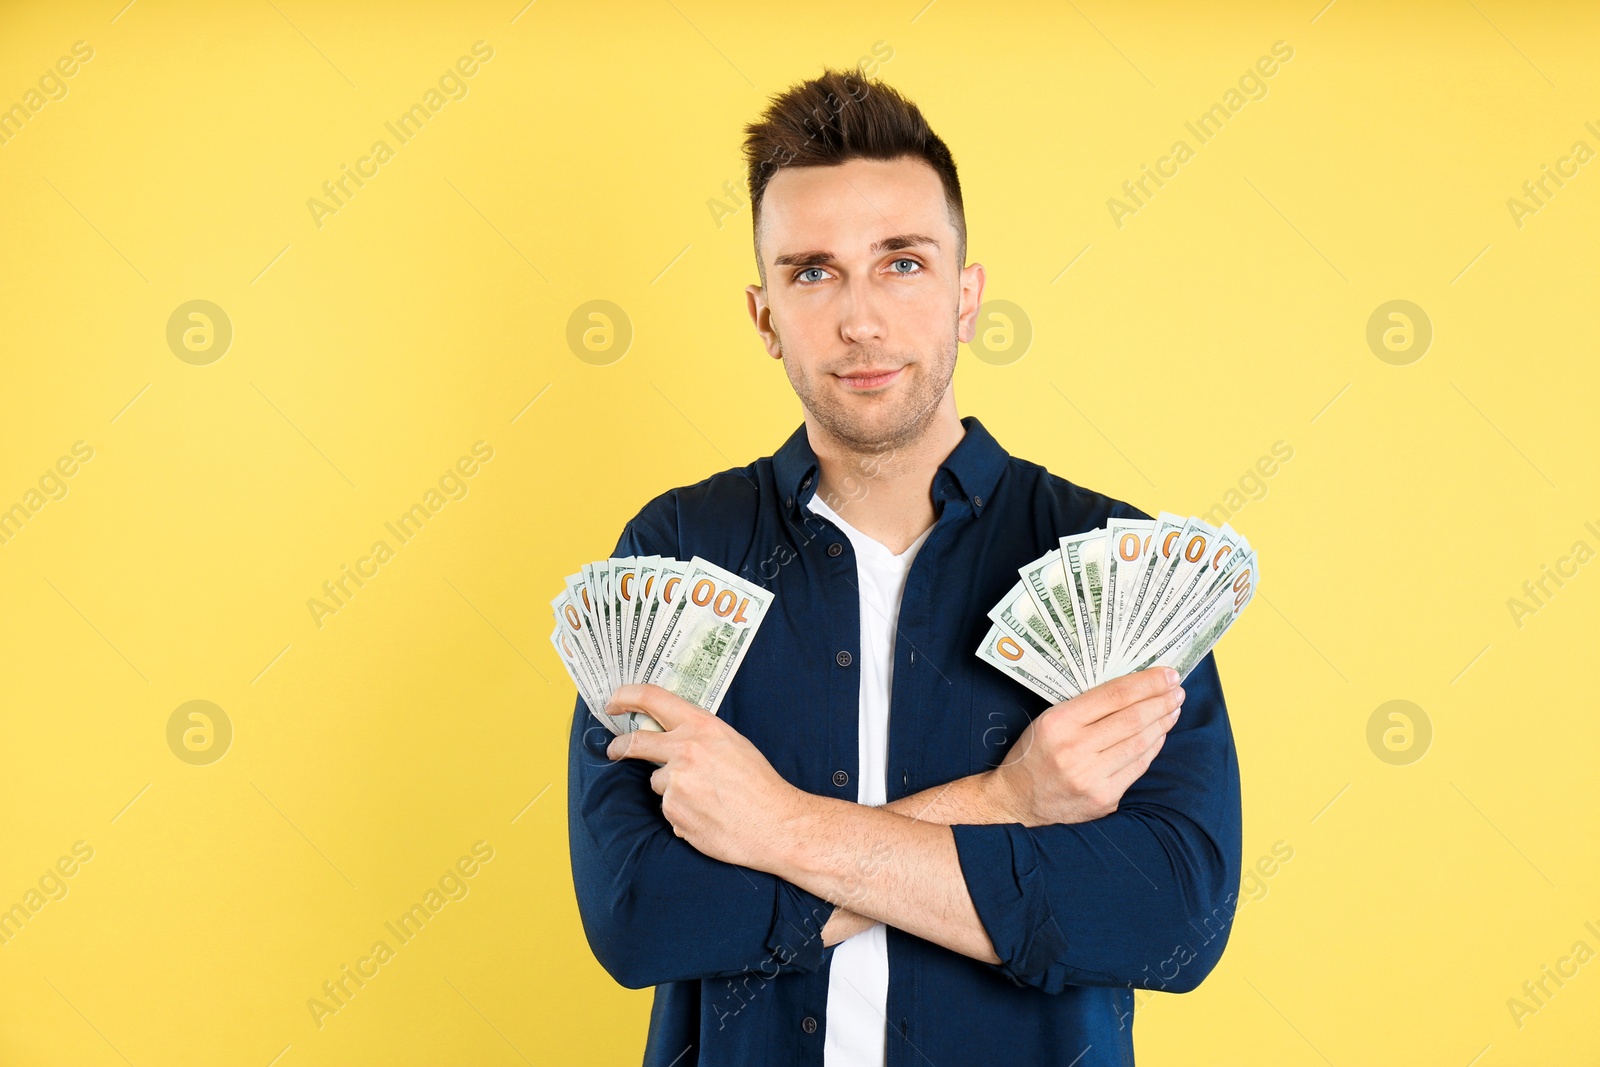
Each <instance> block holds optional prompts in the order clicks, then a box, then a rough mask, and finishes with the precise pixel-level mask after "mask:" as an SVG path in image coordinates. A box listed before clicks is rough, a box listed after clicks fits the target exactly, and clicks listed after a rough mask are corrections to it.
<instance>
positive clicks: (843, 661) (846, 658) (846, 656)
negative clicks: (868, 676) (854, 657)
mask: <svg viewBox="0 0 1600 1067" xmlns="http://www.w3.org/2000/svg"><path fill="white" fill-rule="evenodd" d="M833 661H834V662H835V663H837V664H838V665H839V666H841V667H848V666H850V653H848V652H840V653H839V654H838V655H837V656H835V657H833Z"/></svg>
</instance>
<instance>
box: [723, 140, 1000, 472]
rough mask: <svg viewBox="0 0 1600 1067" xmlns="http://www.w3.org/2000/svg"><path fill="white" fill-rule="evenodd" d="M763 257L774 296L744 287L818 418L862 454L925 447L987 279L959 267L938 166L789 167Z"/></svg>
mask: <svg viewBox="0 0 1600 1067" xmlns="http://www.w3.org/2000/svg"><path fill="white" fill-rule="evenodd" d="M760 255H761V258H762V263H763V264H764V266H765V269H766V286H765V287H764V288H763V287H762V286H756V285H752V286H749V287H748V288H747V289H746V292H747V293H748V294H749V297H748V302H749V308H750V316H751V318H752V319H753V320H754V321H755V324H756V329H757V330H758V331H760V333H761V335H762V339H763V341H765V343H766V346H767V351H768V353H769V354H771V355H773V356H775V357H781V358H782V359H783V365H784V371H785V372H786V373H787V374H788V376H789V382H790V384H791V385H793V386H794V391H795V393H796V394H798V395H799V397H800V402H801V403H802V404H803V405H804V406H805V409H806V411H807V412H808V413H809V414H810V415H811V417H812V418H813V419H814V420H815V421H816V422H817V423H819V424H821V426H822V428H823V429H825V430H827V431H828V432H829V433H830V434H831V435H832V436H834V437H835V438H837V439H838V440H839V441H840V442H842V443H843V444H845V445H847V446H849V447H852V448H855V449H858V450H861V451H876V450H880V449H882V448H885V447H893V446H896V445H899V444H901V443H904V442H908V441H912V440H915V439H916V438H917V437H918V436H919V435H920V434H921V432H922V430H923V429H924V428H925V427H926V426H927V425H928V423H929V421H930V420H931V419H932V418H933V417H934V415H935V413H936V412H937V410H938V408H939V405H940V403H941V401H944V400H945V399H946V397H947V394H948V393H949V390H950V379H951V376H952V374H953V373H954V371H955V362H956V351H957V342H958V341H970V340H971V339H972V330H973V322H974V320H975V318H976V315H977V308H978V302H979V300H980V298H981V296H982V293H983V268H982V267H981V266H979V265H977V264H974V265H972V266H971V267H968V268H966V269H965V270H962V269H961V265H960V264H959V263H957V261H956V233H955V229H954V227H953V226H952V225H951V222H950V217H949V214H948V211H947V208H946V204H945V197H944V187H943V186H942V185H941V183H940V181H939V176H938V174H936V173H935V172H934V170H933V168H932V167H930V166H928V165H927V164H926V163H924V162H922V161H921V160H919V159H913V158H901V159H896V160H892V161H883V160H867V159H854V160H851V161H849V162H848V163H843V164H839V165H838V166H831V167H788V168H784V169H782V170H780V171H779V172H778V173H777V174H776V175H774V176H773V178H772V181H771V182H770V183H768V185H767V189H766V194H765V196H764V197H763V200H762V207H761V227H760ZM952 404H953V402H952ZM952 410H953V407H952Z"/></svg>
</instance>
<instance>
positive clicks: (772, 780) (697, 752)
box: [606, 685, 807, 870]
mask: <svg viewBox="0 0 1600 1067" xmlns="http://www.w3.org/2000/svg"><path fill="white" fill-rule="evenodd" d="M624 711H642V712H645V713H646V714H648V715H649V716H650V717H651V718H653V719H655V721H656V722H658V723H660V724H661V732H660V733H657V732H656V731H654V730H636V731H633V732H632V733H626V734H620V735H618V736H617V737H615V738H613V739H612V741H611V743H610V744H609V745H607V746H606V755H607V756H610V757H611V758H612V759H646V760H652V761H654V762H656V763H660V764H662V766H661V767H658V768H656V770H655V771H654V772H653V773H652V774H651V775H650V788H651V789H653V790H655V791H656V792H657V793H659V794H660V795H661V813H662V814H663V815H665V816H666V817H667V821H668V822H670V823H671V824H672V831H673V833H675V834H677V835H678V836H679V837H681V838H683V839H684V840H685V841H687V842H689V844H691V845H693V846H694V847H695V848H696V849H698V850H699V851H701V852H702V853H704V854H705V855H707V856H710V857H711V858H713V859H719V860H722V861H724V862H726V863H735V864H738V865H740V866H743V867H751V868H754V869H757V870H766V869H769V867H768V865H767V864H768V861H770V860H771V858H772V856H773V854H774V851H775V850H776V849H777V848H779V847H781V845H782V843H783V841H784V839H785V835H786V832H787V831H786V827H788V826H789V825H791V824H792V821H793V820H795V819H797V818H798V817H799V816H800V814H801V812H802V811H803V809H804V805H805V799H806V796H807V794H805V793H804V792H803V791H802V790H800V789H797V788H796V787H795V786H793V785H790V784H789V783H788V782H786V781H785V780H784V779H783V777H782V776H781V775H779V774H778V772H777V771H775V770H773V769H772V764H770V763H768V762H767V758H766V757H765V756H763V755H762V754H761V751H760V750H759V749H757V748H756V746H755V745H753V744H751V743H750V741H749V739H748V738H746V737H745V736H744V735H743V734H741V733H739V732H738V731H737V730H735V729H734V728H733V727H731V726H729V725H728V724H727V723H725V722H723V721H722V720H721V719H719V718H717V717H716V716H715V715H712V714H711V713H710V712H708V711H706V710H705V709H703V708H700V707H697V706H695V705H694V704H691V703H689V702H688V701H687V700H684V699H683V698H682V697H680V696H677V695H676V694H674V693H672V692H669V691H668V690H666V689H663V688H662V687H661V686H658V685H625V686H622V687H621V688H620V689H618V690H617V691H616V692H615V693H614V694H612V697H611V702H610V703H609V704H608V705H607V706H606V713H607V714H609V715H617V714H620V713H621V712H624Z"/></svg>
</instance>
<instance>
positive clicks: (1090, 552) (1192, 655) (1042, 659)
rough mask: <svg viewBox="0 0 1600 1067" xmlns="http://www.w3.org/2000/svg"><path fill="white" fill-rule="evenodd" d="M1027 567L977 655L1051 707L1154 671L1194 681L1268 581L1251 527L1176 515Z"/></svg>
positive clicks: (1117, 530) (1088, 540)
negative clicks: (1247, 532)
mask: <svg viewBox="0 0 1600 1067" xmlns="http://www.w3.org/2000/svg"><path fill="white" fill-rule="evenodd" d="M1017 574H1018V580H1017V583H1016V584H1015V585H1013V586H1012V587H1011V589H1010V590H1009V591H1007V593H1006V594H1005V596H1003V597H1001V598H1000V602H999V603H997V604H996V605H995V606H994V608H993V609H991V610H990V612H989V622H990V626H989V632H988V633H986V634H985V635H984V638H983V643H982V644H981V645H979V646H978V652H977V654H978V658H979V659H981V660H983V661H985V662H986V663H990V664H993V665H994V666H995V667H997V668H999V669H1000V670H1002V671H1005V672H1006V673H1007V674H1009V675H1011V676H1012V677H1013V678H1015V679H1016V680H1017V681H1019V682H1021V683H1022V684H1023V685H1024V686H1027V687H1028V688H1029V689H1031V690H1032V691H1033V692H1035V693H1037V694H1038V695H1040V696H1042V697H1044V698H1045V699H1046V700H1049V701H1050V702H1051V703H1060V702H1062V701H1064V700H1068V699H1070V698H1072V697H1074V696H1077V695H1078V694H1079V693H1082V692H1084V691H1085V690H1088V689H1092V688H1093V687H1094V686H1097V685H1099V684H1100V683H1101V682H1104V681H1108V680H1110V679H1112V678H1115V677H1118V676H1119V675H1123V674H1132V673H1134V672H1135V671H1142V670H1144V669H1145V668H1147V667H1154V666H1164V667H1172V668H1174V669H1176V670H1177V672H1178V676H1179V680H1180V681H1181V680H1182V679H1183V678H1186V677H1188V675H1189V672H1190V671H1192V670H1194V668H1195V666H1196V665H1197V664H1198V663H1199V662H1200V661H1201V660H1202V659H1204V658H1205V656H1206V653H1208V652H1210V651H1211V649H1212V647H1213V646H1214V645H1215V644H1216V643H1217V641H1219V640H1220V639H1221V638H1222V635H1223V634H1224V633H1226V632H1227V629H1228V627H1229V626H1232V625H1233V621H1234V620H1235V619H1237V618H1238V617H1239V614H1240V613H1241V612H1242V611H1244V609H1245V607H1246V606H1247V605H1248V604H1249V603H1250V600H1251V598H1252V597H1254V595H1255V590H1256V586H1257V584H1258V583H1259V581H1260V569H1259V568H1258V566H1257V565H1256V557H1255V552H1254V551H1253V550H1252V549H1251V547H1250V542H1249V541H1248V540H1246V539H1245V537H1244V535H1243V534H1240V533H1238V532H1237V531H1236V530H1234V529H1233V528H1232V527H1231V526H1229V525H1228V524H1227V523H1223V525H1222V527H1221V528H1220V529H1219V528H1217V527H1214V526H1211V525H1209V524H1207V523H1205V522H1202V521H1201V520H1200V519H1198V518H1194V517H1189V518H1184V517H1183V516H1181V515H1174V514H1171V513H1170V512H1165V511H1164V512H1162V513H1161V514H1160V515H1158V516H1157V517H1156V518H1154V519H1113V520H1111V522H1110V523H1108V524H1107V525H1106V526H1104V527H1102V528H1100V529H1097V530H1090V531H1087V532H1085V533H1079V534H1072V535H1070V536H1067V537H1063V538H1061V539H1060V544H1059V546H1058V547H1056V548H1053V549H1051V550H1050V551H1049V552H1047V553H1045V554H1044V555H1043V556H1040V557H1039V558H1038V559H1036V560H1033V561H1032V562H1029V563H1027V564H1024V565H1023V566H1022V567H1020V568H1018V570H1017Z"/></svg>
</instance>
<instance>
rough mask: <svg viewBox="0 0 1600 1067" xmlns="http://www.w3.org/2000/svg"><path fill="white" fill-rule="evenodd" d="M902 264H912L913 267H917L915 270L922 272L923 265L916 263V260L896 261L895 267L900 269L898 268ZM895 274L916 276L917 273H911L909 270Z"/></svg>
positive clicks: (898, 271) (903, 259)
mask: <svg viewBox="0 0 1600 1067" xmlns="http://www.w3.org/2000/svg"><path fill="white" fill-rule="evenodd" d="M902 263H909V264H911V265H912V266H913V267H915V268H917V270H918V271H920V270H921V269H922V264H921V263H918V262H917V261H916V260H914V259H905V258H902V259H897V260H895V261H894V265H895V266H896V267H898V266H899V265H900V264H902ZM895 273H896V274H915V273H916V271H909V270H897V271H895Z"/></svg>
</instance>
